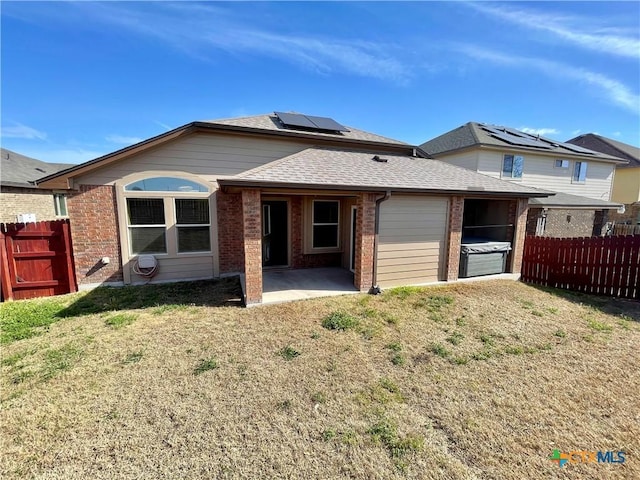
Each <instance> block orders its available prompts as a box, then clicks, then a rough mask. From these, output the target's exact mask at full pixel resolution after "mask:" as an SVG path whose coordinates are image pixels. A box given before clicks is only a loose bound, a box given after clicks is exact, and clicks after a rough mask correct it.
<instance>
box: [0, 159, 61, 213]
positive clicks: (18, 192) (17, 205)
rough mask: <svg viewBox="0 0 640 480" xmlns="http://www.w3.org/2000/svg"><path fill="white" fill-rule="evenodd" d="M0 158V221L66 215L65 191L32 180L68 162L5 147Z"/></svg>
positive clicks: (53, 171) (49, 173)
mask: <svg viewBox="0 0 640 480" xmlns="http://www.w3.org/2000/svg"><path fill="white" fill-rule="evenodd" d="M1 155H2V158H1V159H0V222H1V223H13V222H22V221H25V222H31V221H41V220H55V219H57V218H61V217H66V216H67V210H66V200H65V192H54V191H53V190H51V189H44V190H43V189H39V188H37V187H36V185H35V180H37V179H38V178H41V177H43V176H44V175H51V174H52V173H55V172H58V171H60V170H62V169H65V168H68V167H71V166H72V165H71V164H64V163H46V162H42V161H40V160H36V159H35V158H30V157H26V156H24V155H20V154H19V153H16V152H12V151H11V150H7V149H6V148H2V149H1Z"/></svg>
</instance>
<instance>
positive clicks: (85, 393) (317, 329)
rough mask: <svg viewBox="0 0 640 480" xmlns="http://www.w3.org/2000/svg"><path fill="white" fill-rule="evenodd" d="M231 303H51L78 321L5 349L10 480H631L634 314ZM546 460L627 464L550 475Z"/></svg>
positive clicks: (224, 298) (576, 301)
mask: <svg viewBox="0 0 640 480" xmlns="http://www.w3.org/2000/svg"><path fill="white" fill-rule="evenodd" d="M236 288H237V285H236V284H234V283H233V282H232V281H225V282H221V283H217V284H216V283H208V284H196V287H194V286H193V285H191V287H189V286H181V287H173V288H172V287H170V286H163V289H161V290H160V291H159V292H160V293H157V292H155V291H154V290H153V289H152V288H151V289H149V290H141V292H143V293H144V296H145V297H146V298H147V300H141V299H140V298H139V296H138V295H134V294H132V293H131V292H134V293H135V292H136V290H128V289H121V290H117V289H109V290H108V291H105V292H95V293H93V298H88V299H87V298H86V297H85V296H82V295H77V296H73V295H71V296H65V297H59V298H56V299H51V301H52V302H61V303H59V304H58V307H56V308H62V309H64V310H66V312H65V313H67V314H68V313H69V312H71V313H73V315H70V314H69V315H65V316H56V311H55V309H54V308H53V307H51V308H50V309H49V310H47V309H48V308H49V307H46V306H43V307H42V308H43V312H44V313H43V315H45V316H47V315H48V317H47V318H56V319H57V320H56V321H53V322H50V323H46V324H42V325H40V326H32V327H30V328H33V331H32V333H33V332H35V334H34V335H32V336H28V337H22V338H20V339H19V338H12V339H11V340H10V341H5V344H4V345H3V349H2V360H1V361H0V368H1V371H2V381H1V382H2V383H1V385H0V386H1V389H0V400H1V402H2V411H1V412H0V422H1V425H2V435H1V436H0V448H2V451H3V455H2V457H1V458H0V475H1V476H2V478H9V479H12V478H16V479H17V478H36V477H37V478H42V477H46V478H95V479H100V478H125V479H126V478H178V477H179V478H203V479H204V478H304V479H306V478H361V479H376V478H378V479H387V478H434V479H440V478H442V479H474V478H478V479H479V478H482V479H485V478H487V479H507V480H509V479H514V480H515V479H522V478H567V475H569V476H571V475H573V476H576V475H577V476H580V477H582V478H603V479H607V478H637V477H640V469H639V468H638V465H639V464H638V462H636V461H634V460H633V459H634V452H637V451H638V450H639V447H640V445H639V442H638V438H640V427H639V425H640V422H639V418H638V416H637V415H638V414H637V412H638V411H640V399H639V398H638V395H637V394H636V392H637V391H638V389H639V387H640V379H639V373H638V372H640V359H639V358H638V355H637V350H638V347H639V346H640V327H639V323H638V322H639V321H640V308H638V304H637V303H634V302H628V301H621V300H613V299H601V298H596V297H589V296H584V295H573V294H567V293H564V292H557V291H548V290H544V289H537V288H533V287H529V286H526V285H523V284H519V283H513V282H483V283H474V284H457V285H452V286H446V287H438V288H416V287H409V288H401V289H392V290H389V291H387V292H384V293H383V294H382V295H378V296H375V297H373V296H367V295H350V296H345V297H333V298H326V299H315V300H310V301H304V302H296V303H291V304H283V305H273V306H269V307H259V308H252V309H241V308H236V307H235V306H234V305H236V304H237V301H236V299H237V297H238V294H239V292H238V291H237V290H234V289H236ZM119 291H121V292H123V293H122V295H123V297H124V298H119V294H118V292H119ZM191 292H192V293H193V295H191V294H190V293H191ZM212 299H213V300H212ZM523 300H526V301H523ZM159 301H160V303H158V302H159ZM216 302H217V303H216ZM18 303H21V302H16V304H18ZM43 303H44V304H46V301H44V302H43ZM25 304H26V302H25ZM9 305H11V304H9ZM33 305H36V306H33ZM33 305H29V306H25V307H20V308H25V309H31V310H32V311H33V312H35V313H33V315H34V316H33V317H31V318H33V321H34V322H35V323H37V322H38V321H39V320H38V318H37V317H38V313H37V310H38V308H39V306H41V305H42V304H41V303H40V301H38V302H33ZM60 305H61V306H60ZM6 308H7V306H6V305H2V306H0V313H2V315H3V320H2V321H3V322H4V323H3V328H4V325H5V324H8V325H14V324H17V328H18V330H16V331H20V330H19V327H20V325H19V321H17V320H16V319H15V318H14V317H12V316H11V315H12V314H11V312H9V313H7V310H5V309H6ZM9 308H10V309H15V308H16V307H15V306H10V307H9ZM52 311H53V315H52V314H51V313H50V312H52ZM47 312H49V313H47ZM82 312H84V313H82ZM336 312H337V313H339V315H338V317H336V316H335V314H336ZM533 312H538V313H540V314H541V315H538V314H536V313H533ZM118 315H125V316H131V317H128V318H134V320H135V321H131V322H124V323H127V324H126V325H123V326H122V328H113V326H110V325H108V324H106V320H107V319H108V318H113V317H114V316H118ZM327 318H332V325H334V324H335V325H336V326H337V327H336V328H334V329H326V328H323V323H325V321H326V319H327ZM345 318H348V319H349V320H348V321H347V322H346V324H345V322H344V319H345ZM5 320H6V322H5ZM11 322H13V323H11ZM342 325H349V326H347V327H345V328H341V326H342ZM18 337H20V335H18ZM296 354H297V355H296ZM612 372H615V377H612ZM555 448H558V449H560V450H572V449H580V450H581V449H600V450H615V451H618V450H624V451H627V452H629V455H628V457H627V458H628V461H627V462H626V463H625V464H623V465H569V466H567V467H565V468H564V469H562V470H560V469H559V468H558V467H557V466H554V465H553V464H552V462H550V461H549V460H548V457H549V455H550V454H551V452H552V451H553V449H555Z"/></svg>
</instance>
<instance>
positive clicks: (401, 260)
mask: <svg viewBox="0 0 640 480" xmlns="http://www.w3.org/2000/svg"><path fill="white" fill-rule="evenodd" d="M439 259H440V256H439V255H438V252H435V253H434V254H433V255H426V256H420V257H395V258H383V259H382V260H379V261H378V271H381V269H382V267H392V266H399V265H421V266H425V267H427V266H430V265H433V264H434V263H435V264H436V265H437V264H438V261H439Z"/></svg>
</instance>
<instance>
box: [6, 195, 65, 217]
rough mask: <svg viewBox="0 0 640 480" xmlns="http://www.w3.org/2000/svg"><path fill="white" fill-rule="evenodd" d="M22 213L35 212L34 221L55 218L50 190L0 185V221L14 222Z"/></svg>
mask: <svg viewBox="0 0 640 480" xmlns="http://www.w3.org/2000/svg"><path fill="white" fill-rule="evenodd" d="M22 213H35V214H36V221H38V222H41V221H43V220H56V218H57V217H56V211H55V208H54V206H53V193H52V192H51V190H37V189H35V188H18V187H2V188H1V189H0V223H15V222H17V221H18V218H17V216H18V215H20V214H22Z"/></svg>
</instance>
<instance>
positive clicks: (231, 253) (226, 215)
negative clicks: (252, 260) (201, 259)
mask: <svg viewBox="0 0 640 480" xmlns="http://www.w3.org/2000/svg"><path fill="white" fill-rule="evenodd" d="M216 201H217V205H218V249H219V252H220V253H219V257H220V273H234V272H244V242H243V239H242V233H243V223H242V195H241V194H239V193H223V192H221V191H220V190H218V191H217V192H216Z"/></svg>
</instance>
